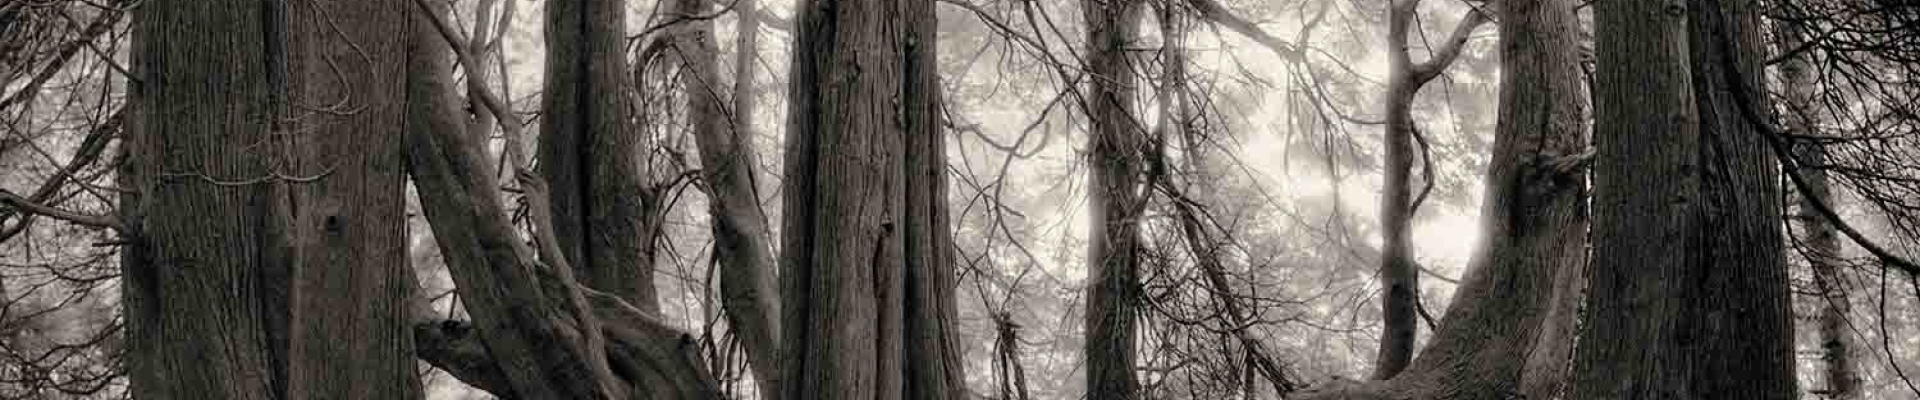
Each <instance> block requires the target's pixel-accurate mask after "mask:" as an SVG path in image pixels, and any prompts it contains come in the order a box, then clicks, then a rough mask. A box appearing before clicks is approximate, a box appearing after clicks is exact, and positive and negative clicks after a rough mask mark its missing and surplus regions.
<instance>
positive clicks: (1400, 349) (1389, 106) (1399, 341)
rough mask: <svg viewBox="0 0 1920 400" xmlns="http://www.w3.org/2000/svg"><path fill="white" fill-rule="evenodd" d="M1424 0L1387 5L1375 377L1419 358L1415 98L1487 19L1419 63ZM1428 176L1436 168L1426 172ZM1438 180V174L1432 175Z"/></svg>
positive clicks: (1459, 31) (1475, 19)
mask: <svg viewBox="0 0 1920 400" xmlns="http://www.w3.org/2000/svg"><path fill="white" fill-rule="evenodd" d="M1419 5H1420V0H1394V1H1392V2H1391V5H1389V6H1388V7H1387V96H1386V99H1385V101H1386V123H1385V124H1384V125H1383V132H1384V133H1385V136H1384V139H1385V140H1384V143H1385V146H1386V148H1387V152H1386V156H1385V159H1384V162H1383V164H1385V165H1386V171H1385V177H1384V179H1383V180H1382V183H1381V184H1382V185H1383V188H1382V189H1381V191H1380V235H1381V243H1382V246H1381V250H1380V284H1381V286H1384V287H1385V289H1386V293H1384V294H1382V295H1381V296H1380V318H1381V327H1380V351H1379V353H1378V354H1377V356H1376V357H1375V358H1374V367H1373V368H1374V369H1373V375H1372V378H1373V379H1375V380H1381V379H1387V378H1391V377H1393V375H1394V374H1398V373H1400V371H1401V370H1404V369H1406V368H1407V363H1409V362H1411V361H1412V360H1413V346H1414V338H1415V337H1416V335H1417V334H1418V333H1419V331H1420V325H1419V319H1420V315H1419V307H1420V275H1419V270H1418V269H1417V268H1416V266H1415V265H1414V262H1413V243H1412V241H1411V239H1410V237H1409V236H1408V229H1409V228H1410V226H1411V224H1412V222H1413V211H1414V209H1413V207H1415V205H1414V204H1413V201H1414V198H1413V197H1414V196H1413V186H1412V183H1413V182H1412V179H1411V175H1412V172H1413V157H1414V154H1413V140H1414V135H1416V134H1417V133H1416V132H1415V130H1416V129H1419V127H1417V126H1414V123H1413V100H1414V97H1415V96H1418V95H1419V94H1420V88H1421V87H1422V86H1426V84H1427V82H1428V81H1431V80H1433V78H1434V77H1438V76H1440V72H1441V71H1444V70H1446V68H1447V65H1449V64H1452V63H1453V59H1454V58H1455V57H1457V56H1459V55H1460V47H1461V46H1463V45H1464V44H1465V43H1466V40H1467V38H1468V35H1470V34H1472V33H1473V30H1474V28H1477V27H1479V26H1480V24H1481V23H1484V22H1486V21H1487V19H1486V17H1485V15H1482V14H1481V13H1480V12H1479V11H1477V10H1475V11H1468V12H1467V16H1466V18H1463V19H1461V20H1460V23H1459V25H1457V26H1455V28H1454V31H1453V36H1452V37H1450V38H1448V40H1447V42H1446V43H1443V44H1442V45H1441V46H1442V47H1441V48H1439V49H1437V50H1435V51H1434V54H1433V55H1432V56H1431V57H1429V58H1428V59H1427V61H1425V62H1421V63H1418V64H1415V63H1414V62H1413V55H1412V54H1410V53H1409V50H1410V49H1408V48H1407V34H1408V32H1409V31H1410V30H1412V29H1413V19H1414V17H1415V15H1414V14H1415V13H1416V12H1418V10H1417V9H1418V7H1419ZM1426 173H1427V175H1428V176H1432V175H1433V171H1427V172H1426ZM1428 179H1432V178H1428Z"/></svg>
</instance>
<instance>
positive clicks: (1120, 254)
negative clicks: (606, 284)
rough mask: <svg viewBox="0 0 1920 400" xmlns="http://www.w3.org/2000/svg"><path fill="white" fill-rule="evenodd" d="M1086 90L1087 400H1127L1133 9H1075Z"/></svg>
mask: <svg viewBox="0 0 1920 400" xmlns="http://www.w3.org/2000/svg"><path fill="white" fill-rule="evenodd" d="M1080 7H1081V9H1082V12H1083V13H1085V18H1086V23H1087V45H1086V46H1087V49H1086V54H1087V59H1086V65H1087V68H1088V70H1089V71H1088V72H1089V76H1088V78H1087V81H1088V82H1090V83H1089V84H1088V88H1087V94H1088V96H1087V99H1086V103H1085V104H1084V107H1086V110H1087V111H1086V112H1087V123H1088V125H1089V129H1088V130H1089V133H1088V138H1087V140H1088V142H1089V143H1088V147H1089V149H1090V150H1089V151H1088V154H1087V169H1088V173H1089V175H1090V177H1089V179H1088V180H1089V181H1090V184H1089V190H1088V192H1087V196H1088V199H1087V212H1088V213H1089V215H1091V216H1092V218H1090V220H1089V224H1091V225H1090V226H1088V228H1087V306H1086V313H1085V318H1086V320H1085V324H1086V339H1085V341H1086V343H1085V347H1084V348H1083V352H1084V353H1083V354H1084V356H1085V359H1086V370H1087V375H1086V376H1087V378H1086V379H1087V387H1086V389H1087V397H1089V398H1101V399H1116V400H1134V399H1137V398H1138V394H1137V392H1138V391H1139V389H1140V383H1139V382H1138V381H1137V380H1136V379H1135V377H1134V374H1133V367H1134V362H1135V361H1134V359H1135V353H1136V352H1135V349H1134V326H1135V324H1136V322H1135V321H1136V319H1137V318H1138V312H1137V310H1135V307H1134V306H1135V304H1134V303H1135V302H1136V301H1138V298H1139V291H1140V289H1139V279H1140V271H1139V268H1140V252H1141V244H1140V218H1139V216H1140V214H1141V212H1142V211H1144V208H1145V207H1144V206H1145V199H1144V197H1145V196H1144V195H1143V194H1142V190H1141V187H1140V184H1141V177H1142V173H1143V172H1144V169H1143V168H1142V164H1143V163H1142V162H1141V158H1142V157H1143V156H1144V151H1145V150H1144V147H1145V143H1146V141H1145V140H1143V139H1144V136H1145V135H1146V131H1145V130H1146V128H1145V127H1143V126H1141V125H1140V123H1139V119H1138V118H1136V117H1135V113H1134V92H1135V91H1136V90H1137V89H1136V88H1135V85H1136V83H1135V81H1136V79H1135V77H1134V75H1133V73H1134V69H1133V67H1132V65H1133V62H1132V60H1131V59H1130V58H1129V55H1128V54H1127V47H1126V46H1128V45H1129V44H1131V43H1135V42H1137V41H1138V40H1139V38H1140V32H1139V29H1140V28H1139V21H1140V13H1141V7H1142V6H1141V4H1140V2H1137V1H1133V0H1118V1H1095V0H1089V1H1082V2H1081V3H1080Z"/></svg>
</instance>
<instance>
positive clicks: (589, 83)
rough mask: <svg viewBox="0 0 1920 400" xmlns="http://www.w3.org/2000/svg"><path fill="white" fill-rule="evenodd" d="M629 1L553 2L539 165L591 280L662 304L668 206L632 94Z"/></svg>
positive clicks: (571, 255) (568, 250) (647, 304)
mask: <svg viewBox="0 0 1920 400" xmlns="http://www.w3.org/2000/svg"><path fill="white" fill-rule="evenodd" d="M626 4H627V3H626V1H623V0H563V1H555V2H551V3H548V4H547V19H546V33H547V34H546V41H547V62H546V66H547V69H546V79H545V82H546V90H545V91H542V92H541V97H540V106H541V109H543V110H546V111H547V112H546V113H545V114H544V115H543V116H542V117H541V122H540V152H539V153H540V165H541V166H540V173H541V176H542V177H544V178H546V180H547V183H548V184H549V185H551V186H549V189H551V190H553V193H552V198H551V201H552V211H551V212H552V213H553V227H554V232H553V235H554V237H555V239H557V240H558V242H559V245H560V250H561V251H562V253H563V254H564V255H565V256H566V257H567V259H568V260H569V261H571V262H572V263H573V267H574V270H575V271H576V273H575V274H576V275H577V276H580V277H582V282H584V283H586V285H587V286H588V287H591V288H595V289H598V290H602V291H606V292H608V293H611V294H613V295H615V296H620V297H621V298H624V299H627V301H628V302H631V303H633V304H634V305H636V306H639V307H640V309H641V310H645V311H648V312H658V311H659V310H660V305H659V300H658V299H657V295H655V294H654V291H655V289H654V287H653V262H654V260H653V254H654V238H655V237H656V236H658V235H659V226H660V223H661V222H662V221H661V219H662V216H661V214H662V213H664V212H665V209H664V205H663V204H661V202H660V201H659V200H660V199H659V198H660V197H661V194H660V193H659V191H658V190H655V189H654V188H653V187H650V186H649V185H648V182H647V181H646V179H647V178H649V176H648V171H643V169H644V168H648V167H649V166H650V163H646V162H644V160H646V158H647V154H649V152H647V151H645V150H646V149H645V147H644V144H646V143H648V141H646V140H643V138H644V135H642V134H641V133H640V132H638V131H636V130H634V124H633V115H632V112H631V110H632V109H631V107H630V106H629V104H628V101H627V97H626V94H625V93H626V92H625V91H626V90H628V89H627V88H629V87H632V86H633V85H632V83H633V82H632V80H631V79H630V76H629V73H630V72H629V70H628V68H627V58H626V52H625V46H626V40H625V39H626V38H625V34H624V32H625V29H626V15H627V14H626Z"/></svg>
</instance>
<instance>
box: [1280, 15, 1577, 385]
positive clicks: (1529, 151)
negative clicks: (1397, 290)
mask: <svg viewBox="0 0 1920 400" xmlns="http://www.w3.org/2000/svg"><path fill="white" fill-rule="evenodd" d="M1575 5H1576V2H1574V1H1570V0H1550V1H1535V2H1510V3H1501V5H1500V7H1497V9H1498V12H1499V13H1500V17H1499V20H1500V28H1501V29H1500V41H1501V44H1500V49H1501V50H1500V51H1501V60H1502V61H1501V62H1502V64H1503V65H1504V67H1503V68H1502V71H1503V73H1502V75H1501V82H1500V114H1499V122H1498V125H1497V126H1496V127H1495V132H1494V145H1493V155H1492V157H1491V158H1490V160H1492V161H1491V165H1490V166H1489V169H1488V171H1487V187H1486V192H1485V193H1486V196H1485V202H1484V203H1483V204H1482V205H1481V222H1480V223H1481V226H1482V227H1483V230H1482V231H1483V232H1486V236H1485V238H1484V239H1483V240H1484V241H1483V242H1482V243H1481V245H1480V248H1479V249H1478V251H1477V252H1476V253H1475V255H1474V257H1473V259H1472V261H1471V263H1470V264H1469V265H1468V270H1467V271H1468V272H1467V275H1466V277H1465V278H1464V279H1463V280H1462V282H1461V286H1460V288H1459V289H1457V290H1456V291H1455V292H1454V293H1455V294H1454V299H1453V302H1452V304H1453V305H1452V306H1451V307H1449V308H1448V311H1447V314H1446V316H1445V317H1443V318H1442V319H1441V321H1440V324H1439V326H1438V329H1436V330H1435V331H1434V333H1433V338H1432V339H1431V341H1430V342H1429V344H1428V345H1427V347H1426V348H1425V350H1422V351H1421V353H1420V356H1419V357H1418V358H1416V359H1414V360H1413V361H1412V363H1411V364H1410V365H1409V366H1408V368H1407V369H1406V370H1404V371H1402V372H1401V373H1399V374H1397V375H1395V376H1394V377H1393V378H1391V379H1388V380H1386V381H1382V382H1367V383H1360V384H1351V385H1347V386H1344V387H1334V388H1326V389H1320V390H1317V391H1314V392H1311V393H1309V394H1307V395H1305V396H1303V398H1308V399H1327V398H1354V399H1506V398H1516V397H1518V396H1519V395H1521V394H1524V395H1526V396H1528V397H1526V398H1550V397H1533V396H1541V395H1543V394H1541V393H1539V392H1537V391H1536V390H1535V389H1531V387H1534V384H1531V383H1530V382H1552V381H1554V380H1555V379H1553V378H1554V375H1555V374H1554V372H1555V371H1557V370H1561V369H1563V368H1564V367H1563V366H1556V365H1554V364H1556V363H1554V362H1553V361H1555V360H1552V359H1542V360H1538V361H1536V360H1535V359H1530V358H1529V357H1530V355H1538V354H1540V353H1541V352H1551V351H1554V350H1552V349H1554V348H1555V347H1556V346H1565V344H1564V343H1562V341H1565V340H1570V338H1569V337H1568V335H1566V334H1565V333H1564V332H1563V333H1561V334H1558V335H1556V334H1554V332H1556V327H1564V326H1568V325H1570V323H1568V322H1565V321H1566V319H1568V318H1572V317H1573V316H1572V315H1569V313H1568V312H1567V311H1570V310H1571V309H1572V307H1571V306H1569V304H1578V302H1579V301H1580V295H1579V292H1578V291H1577V290H1568V288H1570V287H1577V284H1573V283H1568V280H1569V279H1570V278H1572V277H1574V276H1577V275H1576V273H1577V271H1579V269H1580V268H1581V267H1582V266H1583V265H1585V263H1586V243H1587V241H1586V235H1585V232H1586V230H1587V221H1588V217H1587V214H1586V210H1585V209H1584V204H1585V203H1586V201H1587V197H1586V191H1585V186H1584V182H1583V176H1584V173H1583V170H1584V164H1583V162H1584V161H1585V160H1586V159H1587V157H1588V156H1589V155H1590V154H1588V153H1585V150H1586V149H1587V135H1586V130H1585V121H1586V113H1585V107H1584V105H1583V104H1582V100H1583V99H1584V96H1581V95H1580V94H1581V93H1582V91H1583V90H1584V89H1583V83H1582V82H1581V79H1580V70H1579V59H1578V57H1577V55H1576V54H1575V47H1574V46H1573V44H1574V40H1575V37H1576V34H1577V32H1578V29H1579V20H1578V19H1576V17H1575V15H1574V7H1575ZM1469 18H1475V17H1469ZM1461 32H1462V31H1461V30H1459V29H1456V30H1455V33H1456V34H1455V35H1454V37H1455V38H1464V37H1465V36H1466V35H1464V34H1461ZM1454 43H1455V42H1448V43H1447V44H1448V45H1452V44H1454ZM1562 360H1563V359H1562ZM1523 367H1524V368H1523Z"/></svg>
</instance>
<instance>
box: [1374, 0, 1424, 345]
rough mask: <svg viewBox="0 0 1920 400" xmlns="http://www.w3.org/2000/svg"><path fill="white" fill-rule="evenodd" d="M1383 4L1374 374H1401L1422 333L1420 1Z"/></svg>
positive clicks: (1410, 0) (1411, 0)
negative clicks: (1416, 265) (1416, 257)
mask: <svg viewBox="0 0 1920 400" xmlns="http://www.w3.org/2000/svg"><path fill="white" fill-rule="evenodd" d="M1390 4H1391V5H1390V6H1388V7H1387V28H1388V29H1387V95H1386V124H1385V125H1383V126H1382V128H1383V129H1384V130H1383V131H1382V132H1383V133H1384V136H1383V140H1382V141H1381V142H1382V143H1383V144H1382V145H1383V146H1386V155H1385V156H1384V158H1383V159H1382V163H1381V164H1382V165H1384V166H1385V168H1386V169H1385V170H1384V171H1383V172H1382V174H1383V177H1382V180H1381V189H1380V239H1381V247H1380V286H1381V287H1382V288H1383V289H1384V293H1382V294H1381V295H1380V349H1379V352H1378V353H1376V354H1375V356H1374V361H1373V375H1372V376H1371V378H1372V379H1375V380H1384V379H1387V378H1392V377H1393V375H1395V374H1399V373H1400V371H1401V370H1404V369H1406V368H1407V363H1409V362H1412V361H1413V345H1414V340H1415V338H1416V337H1417V335H1418V334H1419V332H1420V324H1419V319H1420V316H1419V314H1418V307H1419V306H1420V275H1419V273H1418V271H1415V270H1414V269H1413V243H1412V242H1411V239H1410V238H1409V236H1408V233H1407V229H1408V228H1409V226H1410V225H1411V224H1412V222H1413V205H1412V203H1413V191H1412V189H1413V188H1412V187H1411V186H1410V185H1412V183H1413V182H1412V179H1411V175H1412V172H1413V157H1414V155H1413V130H1414V129H1418V128H1416V127H1415V126H1414V125H1413V99H1414V97H1415V96H1417V95H1418V94H1419V93H1420V86H1422V84H1420V83H1415V82H1413V71H1412V68H1413V61H1412V58H1411V57H1412V55H1409V54H1407V50H1408V49H1407V31H1408V30H1410V29H1412V26H1413V18H1414V15H1413V14H1414V13H1415V12H1417V11H1416V10H1415V9H1416V8H1417V6H1419V4H1420V1H1419V0H1391V1H1390Z"/></svg>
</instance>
